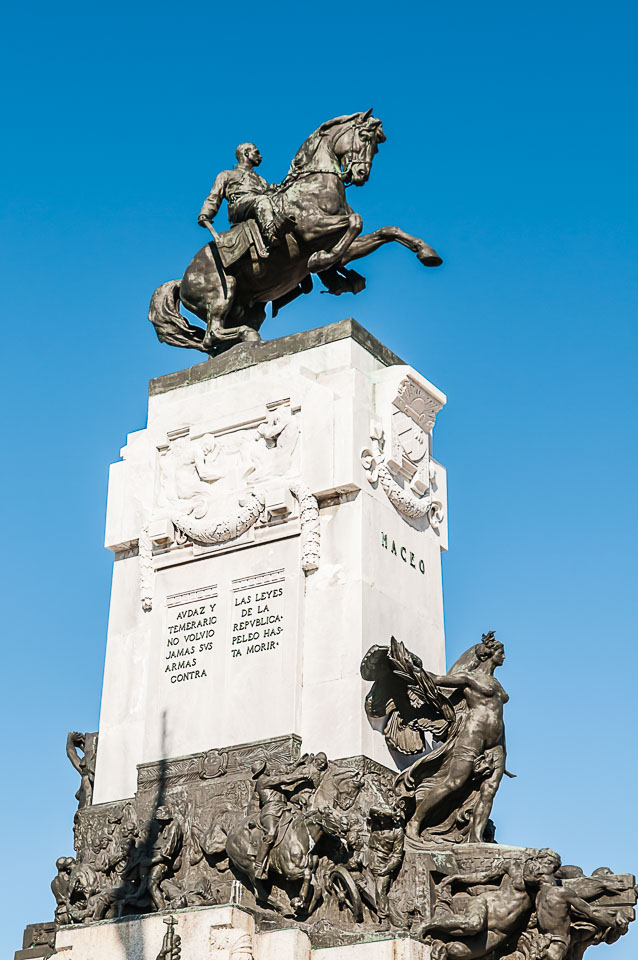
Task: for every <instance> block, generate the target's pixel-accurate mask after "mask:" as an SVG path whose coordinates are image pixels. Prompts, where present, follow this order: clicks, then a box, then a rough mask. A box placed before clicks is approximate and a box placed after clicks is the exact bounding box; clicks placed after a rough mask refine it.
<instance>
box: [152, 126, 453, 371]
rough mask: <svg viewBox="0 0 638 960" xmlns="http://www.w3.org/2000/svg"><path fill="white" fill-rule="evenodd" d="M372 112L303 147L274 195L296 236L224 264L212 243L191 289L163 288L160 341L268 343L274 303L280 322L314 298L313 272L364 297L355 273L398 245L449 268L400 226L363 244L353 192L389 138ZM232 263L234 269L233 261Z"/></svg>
mask: <svg viewBox="0 0 638 960" xmlns="http://www.w3.org/2000/svg"><path fill="white" fill-rule="evenodd" d="M371 112H372V111H370V110H368V111H367V112H366V113H354V114H352V115H350V116H344V117H336V118H335V119H334V120H328V121H327V123H322V125H321V126H320V127H319V128H318V129H317V130H315V132H314V133H312V134H311V135H310V136H309V137H308V139H307V140H306V141H305V142H304V143H303V144H302V145H301V147H300V148H299V150H298V151H297V153H296V155H295V157H294V159H293V161H292V164H291V165H290V170H289V171H288V174H287V176H286V178H285V179H284V180H283V182H282V183H281V184H279V186H278V187H276V188H275V189H274V191H273V192H271V195H272V198H273V202H274V203H275V204H277V205H278V206H279V208H280V210H281V212H282V213H283V214H284V216H285V217H286V218H287V220H288V222H289V223H290V225H291V229H290V230H289V232H288V233H286V234H285V236H284V237H283V238H282V240H281V242H280V244H279V245H278V246H274V247H273V248H272V249H271V250H270V252H269V253H268V256H267V257H266V258H264V259H259V258H258V257H257V256H255V255H251V253H250V252H245V253H243V255H241V256H239V258H238V259H236V260H235V261H234V262H231V263H230V264H229V265H227V266H223V258H222V256H220V249H219V248H218V246H217V244H216V243H215V242H212V243H207V244H206V245H205V246H204V247H202V249H201V250H199V252H198V253H196V254H195V256H194V258H193V260H192V261H191V263H190V264H189V266H188V268H187V270H186V272H185V274H184V276H183V277H182V280H181V281H179V280H172V281H169V282H168V283H164V284H162V285H161V286H160V287H158V288H157V290H156V291H155V293H154V294H153V297H152V299H151V305H150V310H149V319H150V320H151V322H152V323H153V325H154V326H155V330H156V332H157V336H158V337H159V339H160V340H162V341H164V342H166V343H170V344H172V345H173V346H180V347H194V348H195V349H197V350H201V351H203V352H204V353H210V354H215V353H216V352H218V351H219V350H220V349H225V348H226V347H227V346H230V345H231V343H229V341H230V342H237V341H240V340H260V339H261V338H260V336H259V333H258V330H259V328H260V326H261V324H262V323H263V321H264V318H265V316H266V309H265V308H266V304H267V303H268V302H269V301H272V304H273V315H275V314H276V312H277V310H278V309H279V308H280V307H281V306H284V305H285V304H286V303H289V302H290V301H291V300H293V299H295V297H297V296H298V295H299V294H300V293H308V292H310V290H311V289H312V279H311V277H310V275H311V274H312V273H316V274H318V276H319V278H320V280H321V281H322V282H323V283H324V285H325V286H326V287H327V288H328V292H330V293H334V294H337V295H338V294H340V293H344V292H346V291H349V292H352V293H358V292H359V291H360V290H362V289H363V287H364V286H365V280H364V278H363V277H361V276H360V275H359V274H358V273H355V271H353V270H345V269H344V268H345V265H346V264H347V263H350V262H351V261H352V260H358V259H360V258H361V257H366V256H368V254H369V253H373V252H374V251H375V250H377V249H378V248H379V247H380V246H382V245H383V244H385V243H390V242H392V241H397V242H398V243H402V244H403V246H405V247H408V249H410V250H412V251H413V252H414V253H416V255H417V257H418V259H419V260H420V261H421V263H423V264H425V266H428V267H437V266H439V265H440V264H441V262H442V261H441V258H440V257H439V255H438V254H437V253H436V251H435V250H433V249H432V247H430V246H429V245H428V244H427V243H425V241H423V240H420V239H419V238H418V237H413V236H411V235H410V234H408V233H405V232H404V231H403V230H401V229H400V228H399V227H391V226H387V227H381V228H380V229H379V230H375V231H374V233H369V234H365V235H363V236H361V231H362V229H363V221H362V219H361V217H360V216H359V214H358V213H354V211H353V210H352V209H351V207H350V206H349V205H348V202H347V200H346V191H345V187H346V185H347V184H353V185H355V186H359V187H360V186H363V184H364V183H366V181H367V180H368V178H369V176H370V170H371V168H372V161H373V159H374V155H375V154H376V152H377V150H378V145H379V144H380V143H383V142H384V140H385V134H384V132H383V128H382V126H381V121H380V120H377V119H376V118H375V117H372V116H371ZM243 229H244V225H239V226H237V225H236V226H234V227H232V228H231V230H230V231H228V232H227V233H226V234H222V235H221V237H220V245H219V247H220V248H222V251H221V252H223V250H224V249H225V246H226V243H227V242H228V244H229V245H232V244H231V240H232V241H233V242H234V240H235V237H237V236H238V231H240V230H243ZM233 231H235V233H234V234H233ZM231 235H232V236H231ZM244 249H245V248H244ZM225 259H226V262H227V263H228V261H229V260H230V259H232V258H229V257H226V258H225ZM180 301H181V303H182V304H183V305H184V306H185V307H186V308H187V309H188V310H190V311H191V312H192V313H194V314H195V315H196V316H197V317H199V318H200V320H203V321H204V322H205V324H206V330H205V331H204V330H203V329H202V328H201V327H197V326H193V325H192V324H190V323H189V322H188V321H187V320H186V318H185V317H183V316H182V315H181V314H180V312H179V304H180Z"/></svg>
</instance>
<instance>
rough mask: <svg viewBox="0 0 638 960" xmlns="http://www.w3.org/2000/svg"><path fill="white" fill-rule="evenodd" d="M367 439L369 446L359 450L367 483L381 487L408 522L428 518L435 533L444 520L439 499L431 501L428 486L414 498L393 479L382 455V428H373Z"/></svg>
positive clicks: (383, 440)
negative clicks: (421, 494)
mask: <svg viewBox="0 0 638 960" xmlns="http://www.w3.org/2000/svg"><path fill="white" fill-rule="evenodd" d="M370 439H371V440H372V446H371V447H366V448H364V449H363V450H362V451H361V464H362V466H363V469H364V470H365V471H366V474H367V477H368V482H369V483H370V484H372V485H375V484H377V483H379V484H381V487H382V488H383V490H384V492H385V495H386V496H387V498H388V500H389V501H390V503H391V504H392V506H393V507H394V508H395V510H397V511H398V513H400V514H401V515H402V516H404V517H408V518H409V519H411V520H422V519H423V518H427V520H428V522H429V524H430V526H431V527H432V529H434V530H436V529H437V527H439V526H440V524H441V523H442V521H443V504H442V503H441V502H440V500H433V499H432V493H431V488H430V487H427V488H426V490H425V493H424V495H423V496H420V497H417V496H415V495H414V494H413V493H412V492H411V491H408V490H405V489H404V487H402V486H401V485H400V484H399V483H398V482H397V481H396V480H395V479H394V477H393V476H392V473H391V472H390V469H389V467H388V464H387V463H386V457H385V454H384V452H383V450H384V446H385V437H384V431H383V429H382V428H381V427H378V426H373V427H372V429H371V431H370Z"/></svg>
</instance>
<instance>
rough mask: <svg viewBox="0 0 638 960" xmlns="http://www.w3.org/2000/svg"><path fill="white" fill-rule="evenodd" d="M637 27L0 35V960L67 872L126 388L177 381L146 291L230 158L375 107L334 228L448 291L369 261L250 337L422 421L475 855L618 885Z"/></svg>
mask: <svg viewBox="0 0 638 960" xmlns="http://www.w3.org/2000/svg"><path fill="white" fill-rule="evenodd" d="M637 20H638V16H637V14H636V9H635V6H634V5H633V4H631V5H630V4H629V3H618V2H613V0H612V2H610V3H607V4H604V5H603V4H594V3H591V2H584V3H583V2H581V3H578V4H576V3H569V2H566V3H551V4H550V3H547V2H543V0H541V2H540V3H536V4H509V3H508V4H506V3H501V2H494V3H492V4H489V5H485V4H482V5H480V4H470V3H466V2H458V3H454V2H452V3H447V4H440V5H425V4H411V3H404V4H400V5H396V4H395V5H387V4H376V3H370V4H366V5H361V4H358V5H353V4H333V5H331V4H323V5H319V6H317V5H314V4H313V5H308V6H307V8H302V7H301V5H296V4H291V3H275V4H270V5H267V6H266V5H257V4H255V3H253V2H252V0H248V2H246V3H244V4H243V5H242V6H241V7H238V6H235V7H231V6H230V5H228V6H227V7H226V8H225V9H224V8H222V7H221V5H219V4H211V3H206V4H204V3H201V2H199V0H193V2H191V3H190V4H188V5H177V4H168V3H165V2H161V0H160V2H156V3H154V4H148V3H144V2H138V3H133V4H126V5H124V4H122V3H119V2H117V0H116V2H114V3H112V4H110V5H109V6H108V8H106V7H105V8H100V9H97V10H96V9H95V8H94V7H90V6H86V5H79V4H77V3H74V2H70V3H67V4H66V5H64V7H63V8H53V7H51V6H50V5H48V4H46V5H45V4H42V3H40V2H35V3H31V4H30V5H23V6H21V7H20V8H18V6H17V5H16V4H13V5H12V6H11V7H10V8H9V9H8V10H7V12H6V13H5V15H4V20H3V27H4V37H3V48H4V49H3V52H2V56H1V57H0V73H2V75H3V76H2V82H3V89H4V90H5V91H6V92H7V93H8V97H7V103H6V104H5V109H4V118H5V119H4V128H5V133H7V134H8V136H7V138H6V140H5V146H4V150H3V151H2V154H1V155H0V166H1V167H2V178H1V182H2V185H3V186H2V190H3V194H6V198H5V199H6V202H4V203H3V204H2V247H3V257H2V259H3V263H4V265H5V266H4V289H3V296H2V300H3V306H4V318H5V322H4V325H3V337H2V339H3V346H4V356H5V364H4V372H3V378H2V393H3V396H2V409H3V410H4V412H5V413H4V415H5V419H6V439H5V454H6V458H5V462H6V466H5V470H4V471H3V473H2V476H1V479H0V483H1V484H2V497H3V502H4V503H5V505H6V506H7V510H6V512H5V517H4V538H5V539H4V550H3V551H2V564H3V571H2V578H1V581H0V582H1V583H2V586H3V591H4V594H5V596H4V600H3V620H4V648H5V653H4V669H3V671H2V677H3V694H2V698H1V700H0V704H1V707H0V709H1V710H2V714H3V717H2V719H3V729H4V730H5V749H4V770H5V777H6V786H5V788H4V790H3V791H2V804H3V809H4V813H3V824H4V837H3V848H4V850H5V864H6V866H5V870H4V877H5V883H6V888H7V889H6V891H5V892H4V894H3V906H4V907H5V908H6V913H5V916H6V917H7V919H6V920H5V922H4V923H3V925H2V930H1V931H0V940H2V941H3V942H2V946H3V947H4V950H3V954H4V955H6V956H10V955H11V954H12V951H13V950H15V949H16V948H18V947H19V946H20V942H21V934H22V929H23V927H24V925H25V924H26V923H27V922H34V921H38V920H44V919H47V918H49V917H50V916H51V915H52V910H53V901H52V898H51V895H50V894H49V892H48V887H49V882H50V880H51V878H52V876H53V874H54V864H55V858H56V857H57V856H59V855H61V854H65V853H69V852H70V851H71V845H72V835H71V826H72V818H73V812H74V807H75V801H74V797H73V794H74V792H75V790H76V789H77V777H76V775H75V773H74V771H73V770H72V769H71V766H70V764H69V763H68V761H67V760H66V757H65V752H64V744H65V737H66V733H67V731H68V730H71V729H74V730H75V729H77V730H94V729H96V727H97V721H98V710H99V698H100V688H101V675H102V667H103V658H104V646H105V635H106V621H107V608H108V596H109V585H110V574H111V562H112V561H111V557H110V555H109V554H107V553H106V551H104V550H103V548H102V537H103V525H104V508H105V497H106V481H107V467H108V464H109V463H110V462H111V461H113V460H115V459H117V457H118V454H119V449H120V447H121V446H122V445H123V443H124V442H125V436H126V433H127V432H130V431H132V430H135V429H139V428H140V427H142V426H143V425H144V422H145V411H146V391H147V381H148V379H149V378H151V377H156V376H159V375H161V374H164V373H167V372H169V371H171V370H177V369H181V368H183V367H184V366H187V365H189V364H190V363H194V362H197V361H198V356H197V355H195V354H194V353H193V354H190V353H187V352H185V351H179V350H176V349H172V348H169V347H167V346H163V345H160V344H159V343H158V342H157V341H156V338H155V335H154V332H153V330H152V328H151V327H150V325H149V324H148V322H147V320H146V311H147V307H148V300H149V298H150V295H151V293H152V291H153V290H154V289H155V287H156V286H157V285H158V284H159V283H162V282H163V281H165V280H169V279H172V278H174V277H178V276H180V275H181V273H182V271H183V270H184V269H185V267H186V265H187V263H188V261H189V259H190V257H191V256H192V255H193V253H194V252H195V250H196V249H197V248H198V246H199V245H201V243H202V242H203V240H204V237H203V234H202V231H201V230H200V228H199V227H198V226H197V224H196V217H197V213H198V211H199V208H200V205H201V202H202V200H203V198H204V197H205V195H206V193H207V192H208V189H209V188H210V185H211V183H212V180H213V178H214V176H215V174H216V173H217V172H218V170H220V169H222V168H224V167H226V166H228V165H230V164H232V162H233V151H234V148H235V146H236V144H237V143H238V142H239V141H243V140H246V139H251V140H254V141H256V142H257V144H258V145H259V147H260V149H261V151H262V153H263V155H264V162H263V165H262V168H261V172H262V173H263V174H264V176H266V177H267V179H269V180H272V181H274V180H279V179H281V178H282V177H283V175H284V174H285V172H286V170H287V167H288V164H289V162H290V159H291V158H292V155H293V154H294V152H295V150H296V149H297V147H298V146H299V144H300V143H301V141H302V140H303V139H304V138H305V137H306V136H307V135H308V134H309V133H310V132H311V131H312V130H313V129H314V128H315V127H316V126H318V125H319V123H321V122H322V121H324V120H326V119H329V118H330V117H332V116H335V115H338V114H341V113H348V112H352V111H355V110H365V109H367V108H368V107H370V106H373V107H374V111H375V115H376V116H378V117H380V118H381V119H382V120H383V123H384V128H385V131H386V134H387V138H388V139H387V142H386V143H385V144H383V145H382V146H381V148H380V151H379V155H378V157H377V158H376V160H375V164H374V168H373V173H372V177H371V179H370V182H369V183H368V184H367V185H366V186H365V187H364V188H363V189H360V190H355V188H352V189H351V191H350V202H351V204H352V205H353V206H354V207H355V209H357V210H358V211H359V212H360V213H361V214H362V215H363V217H364V222H365V227H366V229H374V228H376V227H378V226H381V225H382V224H384V223H392V224H397V225H400V226H402V227H404V228H405V229H407V230H409V231H410V232H412V233H415V234H417V235H420V236H422V237H424V238H425V239H426V240H427V241H428V242H430V243H431V244H432V245H433V246H435V247H436V249H437V250H438V251H439V252H440V253H441V255H442V256H443V257H444V259H445V264H444V266H443V267H442V268H441V269H439V270H426V269H424V268H423V267H421V265H420V264H419V263H418V262H417V260H416V259H415V258H414V257H413V256H412V255H411V254H410V253H409V252H408V251H407V250H405V249H403V248H397V249H391V248H389V247H387V248H385V249H383V250H381V251H379V252H378V253H377V254H375V255H374V256H373V257H371V258H370V259H369V260H366V261H362V262H361V264H360V269H361V272H362V273H364V274H365V275H366V277H367V279H368V287H367V290H366V291H365V292H364V293H362V294H360V295H359V296H358V297H357V298H356V299H355V298H352V297H348V298H347V297H340V298H334V297H328V296H322V295H320V294H319V293H318V292H315V293H313V295H312V296H310V297H304V298H303V299H302V300H300V301H298V302H297V303H295V304H293V305H292V306H290V307H287V308H286V309H285V310H284V311H282V313H281V314H280V315H279V316H278V317H277V319H276V320H275V321H270V320H268V321H267V322H266V324H265V326H264V328H263V330H262V332H263V333H264V335H265V336H266V337H269V338H270V337H275V336H280V335H284V334H287V333H290V332H293V331H297V330H301V329H308V328H312V327H316V326H320V325H322V324H326V323H331V322H334V321H336V320H340V319H342V318H343V317H345V316H354V317H356V319H357V320H358V321H359V322H360V323H362V324H363V325H364V326H365V327H367V328H368V329H369V330H370V331H371V332H372V333H373V334H374V335H375V336H377V337H378V338H379V339H381V340H382V341H384V342H385V343H386V344H387V345H388V346H389V347H391V349H393V350H394V351H395V352H396V353H398V354H399V355H400V356H401V357H403V358H404V359H405V360H406V361H407V362H409V363H411V364H412V365H413V366H415V367H416V368H417V369H418V370H420V371H421V372H422V373H423V374H424V375H425V376H426V377H428V378H429V379H430V380H432V381H433V382H434V383H435V384H437V385H438V386H439V387H440V388H441V389H442V390H444V391H445V392H446V393H447V394H448V397H449V403H448V406H447V408H446V410H445V411H444V412H443V413H442V414H441V415H440V417H439V418H438V421H437V427H436V434H435V455H436V456H437V458H438V459H440V460H441V461H442V462H443V463H445V465H446V466H447V468H448V477H449V496H450V509H449V515H450V551H449V554H447V555H446V556H445V557H444V587H445V600H446V624H447V638H448V640H447V642H448V659H449V662H450V663H451V662H453V661H454V659H455V658H456V656H457V655H458V654H459V653H460V652H461V651H462V650H463V649H464V648H465V647H467V646H468V645H469V644H470V643H472V642H474V641H475V640H476V639H477V638H478V637H479V636H480V634H481V632H483V631H485V630H487V629H495V630H496V631H497V635H498V636H499V638H500V639H502V640H503V641H504V642H505V644H506V647H507V654H508V660H507V663H506V665H505V667H504V668H503V670H502V672H501V673H502V681H503V683H504V685H505V686H506V688H507V689H508V690H509V692H510V694H511V701H510V704H509V705H508V707H507V715H506V720H507V732H508V748H509V766H510V768H511V769H512V770H513V771H515V772H516V773H517V774H518V778H517V779H516V780H511V781H506V782H505V783H504V784H503V786H502V789H501V791H500V795H499V797H498V798H497V802H496V806H495V819H496V821H497V825H498V838H499V839H500V840H501V841H503V842H511V843H520V844H529V845H532V846H533V845H550V846H552V847H555V848H556V849H557V850H559V851H560V852H561V854H562V855H563V858H564V860H565V861H566V862H568V863H579V864H581V865H582V866H583V867H584V868H585V869H586V870H591V869H593V868H595V867H597V866H600V865H609V866H611V867H612V868H614V869H616V870H619V871H631V870H632V869H633V870H636V869H638V839H637V833H638V832H637V830H636V826H635V796H636V786H637V783H636V780H637V777H636V757H635V748H634V743H635V732H634V731H635V706H634V704H635V686H636V679H635V678H636V674H637V669H636V668H637V663H636V660H637V655H636V599H635V596H636V590H635V582H636V563H635V543H636V537H637V533H638V530H637V527H638V523H637V519H638V518H637V509H636V497H635V489H636V466H637V457H636V430H635V424H636V417H637V413H638V411H637V404H636V389H635V369H636V348H637V343H636V340H637V337H636V322H635V315H636V300H637V296H636V295H637V292H638V291H637V286H638V282H637V278H636V270H635V263H636V258H637V255H638V242H637V237H636V220H637V218H636V213H637V206H638V204H637V196H636V175H635V157H636V146H637V144H636V139H637V134H636V123H635V103H636V68H635V44H636V27H637ZM637 946H638V933H637V932H635V931H634V932H632V933H631V934H630V935H629V936H628V937H626V938H625V939H624V940H623V941H621V942H619V943H618V944H616V945H615V946H613V947H611V948H608V947H600V948H597V953H596V955H597V956H601V957H602V956H603V955H604V956H607V955H609V956H612V955H613V956H614V957H615V958H616V960H630V958H633V957H635V953H636V948H637ZM609 951H613V953H609Z"/></svg>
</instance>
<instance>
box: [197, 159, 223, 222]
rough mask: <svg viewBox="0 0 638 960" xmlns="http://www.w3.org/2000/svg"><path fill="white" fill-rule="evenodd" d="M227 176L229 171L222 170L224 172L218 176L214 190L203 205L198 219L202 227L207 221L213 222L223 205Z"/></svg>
mask: <svg viewBox="0 0 638 960" xmlns="http://www.w3.org/2000/svg"><path fill="white" fill-rule="evenodd" d="M227 174H228V171H227V170H222V172H221V173H219V174H218V175H217V176H216V178H215V183H214V184H213V188H212V190H211V192H210V193H209V194H208V196H207V197H206V199H205V200H204V203H203V204H202V209H201V210H200V211H199V216H198V218H197V222H198V223H199V225H200V226H201V227H205V226H206V222H207V221H208V223H212V222H213V220H214V219H215V214H216V213H217V211H218V210H219V208H220V207H221V205H222V200H223V199H224V195H225V193H226V183H227Z"/></svg>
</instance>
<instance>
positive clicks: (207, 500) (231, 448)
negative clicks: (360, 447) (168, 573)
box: [139, 403, 319, 610]
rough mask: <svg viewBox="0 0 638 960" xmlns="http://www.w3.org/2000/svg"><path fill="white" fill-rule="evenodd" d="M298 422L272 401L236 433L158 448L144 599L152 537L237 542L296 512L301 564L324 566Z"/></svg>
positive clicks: (148, 597) (145, 545) (146, 600)
mask: <svg viewBox="0 0 638 960" xmlns="http://www.w3.org/2000/svg"><path fill="white" fill-rule="evenodd" d="M298 472H299V425H298V417H297V416H296V415H295V413H294V412H293V410H292V409H291V407H290V405H289V404H287V403H278V404H273V405H270V406H269V407H268V408H267V410H266V413H265V415H264V416H263V417H262V418H261V419H260V420H258V421H253V422H252V423H249V424H243V425H241V426H238V427H235V428H233V429H231V430H228V429H227V430H225V431H220V432H217V433H213V432H208V433H204V434H201V435H199V436H191V434H190V430H188V429H184V430H180V431H175V432H174V433H172V434H170V433H169V434H168V436H167V443H166V444H165V445H164V446H163V447H161V448H159V495H158V498H157V504H156V515H157V514H160V513H161V514H163V517H164V519H162V520H159V521H157V522H155V523H154V524H151V525H150V526H149V524H146V525H145V526H144V527H143V529H142V532H141V534H140V539H139V556H140V598H141V603H142V607H143V609H144V610H150V609H151V607H152V582H153V572H154V571H153V562H152V556H153V542H156V543H164V544H170V543H171V542H174V543H175V544H177V545H183V544H185V543H187V542H189V541H190V542H192V543H194V544H197V545H200V546H210V545H214V544H223V543H228V542H231V541H234V540H238V539H239V538H240V537H242V536H243V535H244V534H245V533H247V532H248V531H250V530H251V529H252V528H253V527H255V526H259V527H262V526H264V527H265V526H272V525H275V524H281V523H285V522H287V521H288V519H291V518H292V517H293V516H296V515H297V514H296V511H295V505H294V501H297V504H298V515H299V522H300V526H301V567H302V569H303V571H304V573H309V572H310V571H312V570H316V569H317V567H318V565H319V507H318V504H317V500H316V498H315V497H314V496H313V494H312V492H311V490H310V489H309V488H308V487H307V486H306V484H304V483H303V481H302V480H300V479H299V478H298Z"/></svg>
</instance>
